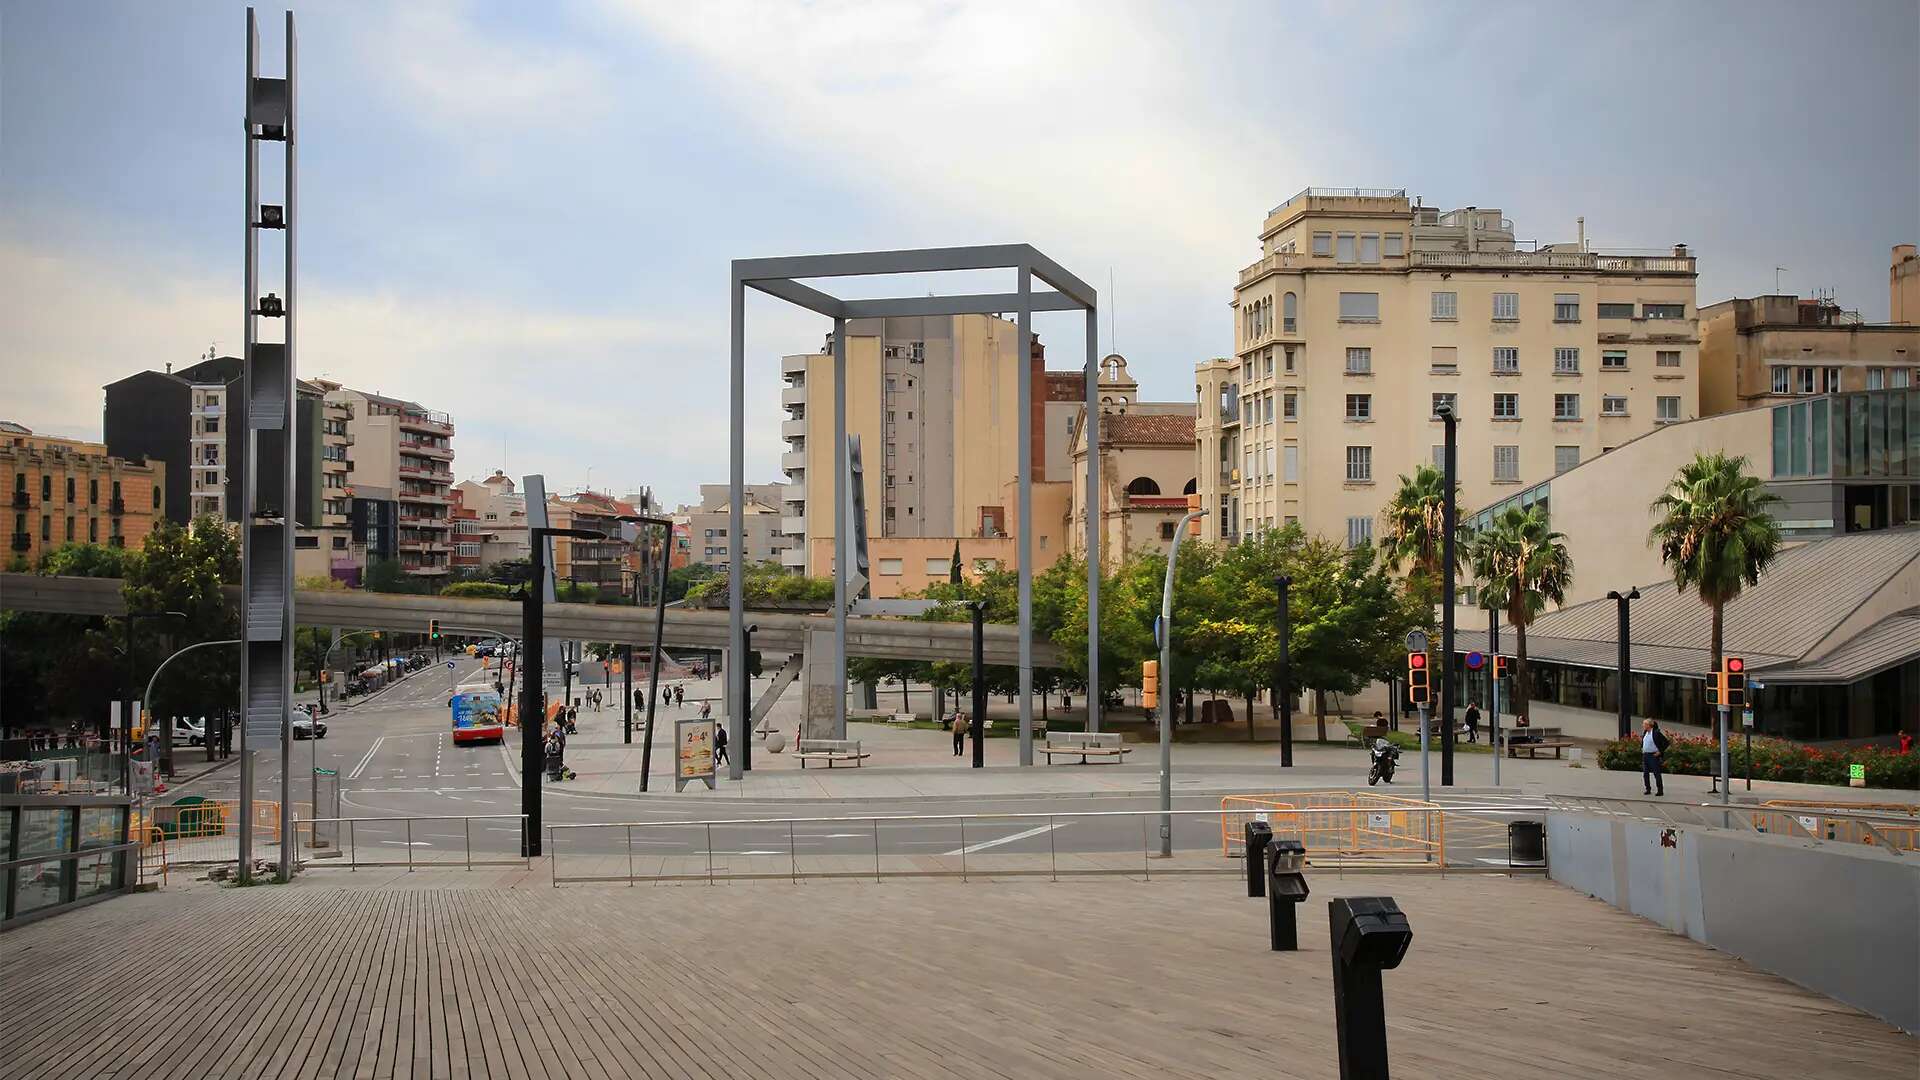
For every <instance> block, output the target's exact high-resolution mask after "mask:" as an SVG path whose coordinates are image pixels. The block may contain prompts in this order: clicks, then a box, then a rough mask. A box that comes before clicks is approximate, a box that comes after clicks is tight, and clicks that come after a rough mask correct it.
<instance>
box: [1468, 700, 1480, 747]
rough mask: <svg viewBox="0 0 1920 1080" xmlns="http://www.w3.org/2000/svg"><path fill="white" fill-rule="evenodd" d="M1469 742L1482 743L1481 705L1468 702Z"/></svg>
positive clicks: (1475, 702)
mask: <svg viewBox="0 0 1920 1080" xmlns="http://www.w3.org/2000/svg"><path fill="white" fill-rule="evenodd" d="M1467 741H1468V742H1479V741H1480V703H1479V702H1478V701H1469V702H1467Z"/></svg>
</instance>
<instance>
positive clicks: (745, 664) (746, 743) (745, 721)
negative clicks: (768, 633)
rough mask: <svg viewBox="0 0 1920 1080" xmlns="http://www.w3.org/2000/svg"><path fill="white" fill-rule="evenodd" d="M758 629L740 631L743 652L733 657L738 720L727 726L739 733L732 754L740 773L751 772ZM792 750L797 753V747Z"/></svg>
mask: <svg viewBox="0 0 1920 1080" xmlns="http://www.w3.org/2000/svg"><path fill="white" fill-rule="evenodd" d="M759 629H760V624H759V623H748V624H747V625H746V626H745V627H744V628H743V629H742V630H741V632H740V635H741V636H740V643H741V644H740V647H741V649H742V650H743V651H742V652H741V653H740V655H739V656H736V657H734V661H735V663H734V666H735V667H737V668H739V669H740V696H739V698H738V699H736V700H738V701H739V702H740V718H739V720H738V722H737V723H736V722H735V721H734V718H733V717H731V716H729V717H728V718H727V721H728V724H727V726H729V727H735V728H738V729H739V732H740V742H739V743H738V744H737V745H736V747H735V748H734V753H736V754H739V755H740V771H741V772H752V771H753V732H752V730H750V729H751V728H752V726H753V634H754V631H756V630H759ZM728 734H729V735H731V734H732V732H729V733H728ZM729 741H731V740H729ZM794 749H795V750H796V751H797V750H798V749H799V747H795V748H794Z"/></svg>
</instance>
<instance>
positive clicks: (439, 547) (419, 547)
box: [399, 538, 453, 553]
mask: <svg viewBox="0 0 1920 1080" xmlns="http://www.w3.org/2000/svg"><path fill="white" fill-rule="evenodd" d="M399 545H400V550H401V551H415V552H424V553H442V552H450V551H452V550H453V545H451V544H449V543H447V542H446V541H445V540H421V539H417V538H416V539H402V540H400V541H399Z"/></svg>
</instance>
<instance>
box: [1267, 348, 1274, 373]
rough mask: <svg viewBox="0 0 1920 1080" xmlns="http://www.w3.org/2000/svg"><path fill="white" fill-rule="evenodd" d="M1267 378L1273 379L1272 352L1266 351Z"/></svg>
mask: <svg viewBox="0 0 1920 1080" xmlns="http://www.w3.org/2000/svg"><path fill="white" fill-rule="evenodd" d="M1267 378H1269V379H1271V378H1273V350H1272V349H1268V350H1267Z"/></svg>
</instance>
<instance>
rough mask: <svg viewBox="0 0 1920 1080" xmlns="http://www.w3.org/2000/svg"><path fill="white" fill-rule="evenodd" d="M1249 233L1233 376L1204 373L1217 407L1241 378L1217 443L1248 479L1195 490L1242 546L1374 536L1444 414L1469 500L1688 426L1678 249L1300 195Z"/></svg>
mask: <svg viewBox="0 0 1920 1080" xmlns="http://www.w3.org/2000/svg"><path fill="white" fill-rule="evenodd" d="M1260 240H1261V252H1262V257H1261V258H1260V260H1259V261H1258V262H1255V263H1253V264H1252V265H1251V266H1248V267H1246V268H1245V269H1244V270H1242V271H1241V272H1240V276H1239V283H1238V285H1237V287H1236V289H1235V292H1234V299H1233V304H1232V307H1233V310H1234V318H1235V341H1236V345H1237V357H1236V359H1237V360H1238V364H1239V371H1238V378H1237V379H1233V378H1230V377H1228V376H1227V373H1224V372H1221V371H1220V370H1219V369H1218V367H1217V366H1216V364H1215V362H1213V361H1209V362H1207V363H1206V364H1202V365H1200V369H1199V376H1200V379H1199V381H1200V384H1201V393H1202V394H1203V396H1204V395H1207V394H1211V393H1215V392H1219V393H1221V394H1222V397H1221V404H1222V405H1223V406H1227V405H1228V404H1229V399H1228V398H1227V396H1226V395H1225V394H1224V388H1225V387H1228V386H1235V385H1236V384H1237V390H1236V392H1235V393H1234V394H1233V395H1232V397H1231V402H1232V403H1234V404H1237V409H1232V408H1227V409H1224V411H1223V412H1222V413H1220V414H1219V415H1220V416H1221V420H1220V422H1219V424H1218V430H1217V431H1215V432H1210V435H1211V438H1212V442H1211V445H1212V446H1213V447H1215V448H1216V449H1219V448H1221V447H1222V446H1223V445H1232V450H1233V452H1234V453H1236V454H1237V455H1238V458H1237V460H1236V461H1234V462H1232V463H1230V464H1227V472H1228V474H1229V475H1231V470H1232V469H1233V468H1238V469H1239V470H1240V478H1239V480H1238V481H1237V482H1228V483H1227V484H1225V485H1224V486H1214V487H1212V489H1211V490H1208V491H1203V492H1202V494H1203V497H1206V498H1208V499H1209V500H1210V501H1209V506H1210V507H1217V506H1219V505H1221V500H1222V498H1223V497H1224V498H1225V499H1226V501H1227V505H1228V506H1229V508H1231V504H1232V500H1233V499H1235V498H1237V499H1238V500H1239V522H1238V531H1239V532H1241V533H1245V532H1248V531H1250V530H1253V529H1260V528H1277V527H1280V526H1282V525H1284V524H1286V523H1287V522H1290V521H1298V522H1299V523H1300V524H1301V525H1302V526H1303V527H1304V528H1305V529H1306V530H1307V531H1308V532H1310V533H1317V534H1321V535H1326V536H1332V537H1341V538H1344V539H1345V540H1346V541H1347V542H1348V543H1353V544H1358V543H1363V542H1368V541H1371V540H1372V539H1373V536H1374V530H1375V527H1376V523H1377V521H1378V520H1379V516H1380V512H1381V509H1382V507H1383V505H1384V504H1385V502H1386V501H1387V499H1389V498H1390V497H1391V496H1392V493H1393V487H1394V483H1395V478H1396V476H1398V475H1400V474H1404V473H1409V472H1411V471H1412V470H1413V469H1414V467H1416V466H1417V465H1419V464H1422V463H1426V462H1434V461H1437V459H1438V457H1439V448H1440V446H1441V443H1442V434H1441V433H1442V425H1441V422H1440V420H1439V419H1438V417H1437V416H1436V415H1435V410H1436V409H1437V407H1438V406H1439V405H1440V404H1441V403H1442V402H1447V403H1449V404H1451V405H1452V406H1453V407H1454V409H1455V411H1456V414H1457V415H1458V416H1459V417H1460V423H1459V446H1460V453H1459V479H1460V483H1461V487H1462V492H1463V503H1465V504H1466V505H1477V504H1484V503H1487V502H1492V501H1495V500H1496V499H1497V498H1498V497H1499V495H1500V493H1502V492H1506V491H1512V490H1517V489H1518V488H1520V487H1521V486H1523V485H1525V484H1526V483H1528V482H1530V481H1534V480H1538V479H1541V478H1544V477H1548V476H1551V475H1553V474H1554V473H1556V472H1562V471H1565V470H1566V469H1569V468H1572V467H1573V466H1575V465H1577V464H1578V463H1580V462H1582V461H1585V460H1588V459H1590V458H1592V457H1595V456H1597V455H1599V454H1602V453H1605V452H1606V451H1608V450H1610V449H1612V448H1614V447H1616V446H1619V445H1621V444H1622V443H1625V442H1626V441H1628V440H1629V439H1632V438H1634V437H1636V436H1638V435H1641V434H1644V433H1646V432H1647V431H1650V430H1652V429H1653V428H1655V427H1657V426H1660V425H1663V424H1669V423H1678V422H1681V421H1685V420H1688V419H1691V418H1693V417H1694V416H1696V415H1698V413H1699V397H1700V394H1699V363H1698V360H1699V357H1698V350H1699V340H1698V334H1697V321H1696V320H1697V312H1696V310H1695V306H1694V279H1695V272H1694V260H1693V257H1692V256H1691V255H1690V254H1689V253H1688V252H1687V250H1686V248H1685V247H1684V245H1681V246H1676V247H1674V248H1673V249H1672V251H1671V252H1669V253H1663V254H1660V255H1639V254H1610V253H1603V252H1596V251H1593V250H1590V249H1589V248H1588V246H1587V244H1586V242H1585V239H1584V236H1583V237H1582V238H1581V239H1580V240H1578V241H1577V242H1575V243H1569V244H1545V245H1541V244H1530V243H1523V242H1520V241H1517V240H1516V239H1515V235H1514V227H1513V223H1512V222H1510V221H1508V220H1507V219H1505V218H1504V217H1502V216H1501V214H1500V211H1498V210H1494V209H1486V208H1480V207H1467V208H1465V209H1462V210H1454V211H1451V212H1446V213H1442V212H1441V211H1439V210H1438V209H1437V208H1434V207H1428V206H1422V205H1418V204H1416V203H1413V202H1410V201H1409V200H1408V198H1407V195H1406V193H1405V192H1404V191H1389V190H1372V189H1351V188H1341V189H1323V188H1309V189H1307V190H1306V191H1303V192H1301V193H1300V194H1298V195H1296V196H1294V197H1293V198H1292V199H1289V200H1288V201H1287V202H1286V203H1284V204H1282V205H1281V206H1278V207H1276V208H1274V210H1273V211H1272V212H1271V213H1270V214H1269V215H1268V216H1267V219H1266V221H1265V223H1264V225H1263V227H1262V230H1261V234H1260ZM1229 413H1237V419H1232V420H1229V419H1226V416H1227V415H1228V414H1229ZM1229 433H1231V435H1232V443H1231V444H1228V443H1227V442H1226V436H1227V435H1228V434H1229ZM1202 473H1203V475H1205V476H1207V477H1208V479H1209V480H1210V482H1211V484H1212V485H1220V481H1219V480H1218V475H1219V474H1218V471H1217V470H1202Z"/></svg>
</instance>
